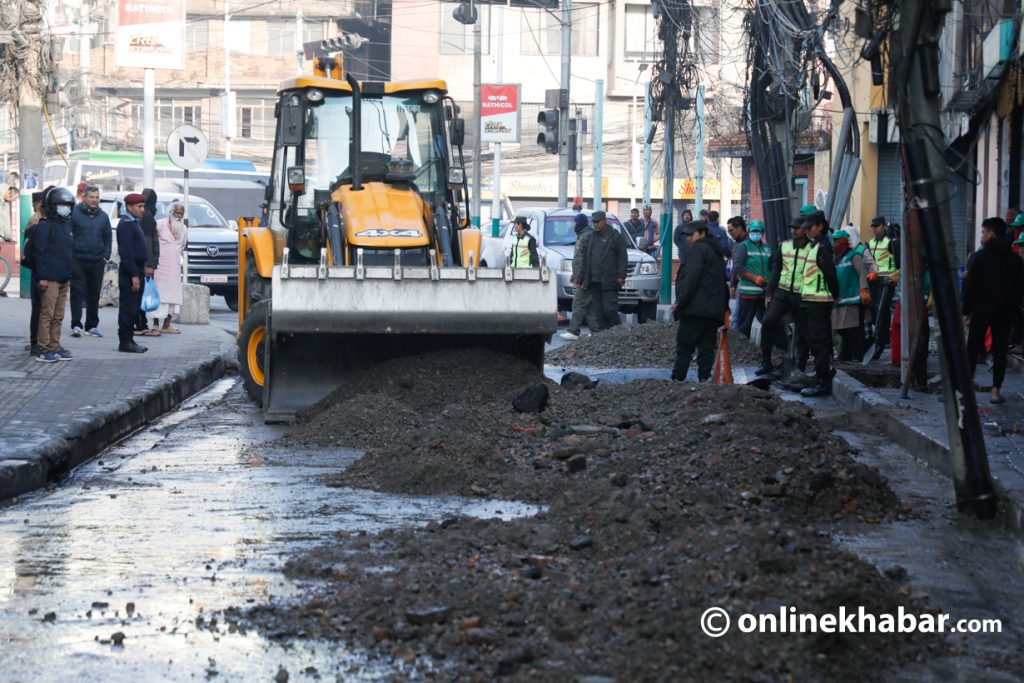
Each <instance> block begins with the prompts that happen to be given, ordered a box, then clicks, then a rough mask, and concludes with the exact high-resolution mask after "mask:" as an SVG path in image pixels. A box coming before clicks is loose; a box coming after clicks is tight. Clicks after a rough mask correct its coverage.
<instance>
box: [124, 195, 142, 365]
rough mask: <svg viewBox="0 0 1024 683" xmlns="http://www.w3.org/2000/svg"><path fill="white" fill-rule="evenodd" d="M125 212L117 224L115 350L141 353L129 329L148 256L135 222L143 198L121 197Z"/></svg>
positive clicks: (137, 307)
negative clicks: (118, 299) (118, 258)
mask: <svg viewBox="0 0 1024 683" xmlns="http://www.w3.org/2000/svg"><path fill="white" fill-rule="evenodd" d="M124 203H125V209H126V210H127V212H128V215H126V216H124V217H123V218H122V219H121V222H120V223H118V224H117V253H118V256H120V258H121V265H120V267H119V268H118V273H117V279H118V286H119V288H120V295H119V298H120V302H119V304H120V305H119V308H118V313H117V338H118V342H119V343H118V346H117V350H118V351H123V352H124V353H145V352H146V347H145V346H140V345H139V344H136V343H135V339H134V338H133V334H132V332H133V329H135V324H136V321H137V320H138V318H139V312H140V311H141V310H142V278H143V276H144V275H145V272H146V262H147V261H148V260H149V249H147V247H146V238H145V236H144V235H143V233H142V227H141V226H140V225H139V217H140V216H142V215H143V212H144V211H145V208H144V204H145V203H146V198H145V197H143V196H142V195H141V194H135V193H132V194H130V195H128V196H127V197H125V198H124Z"/></svg>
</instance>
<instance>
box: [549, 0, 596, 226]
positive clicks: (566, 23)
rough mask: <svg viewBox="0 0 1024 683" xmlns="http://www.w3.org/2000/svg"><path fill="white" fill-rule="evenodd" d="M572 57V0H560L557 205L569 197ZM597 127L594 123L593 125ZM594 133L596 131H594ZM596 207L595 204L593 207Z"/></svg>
mask: <svg viewBox="0 0 1024 683" xmlns="http://www.w3.org/2000/svg"><path fill="white" fill-rule="evenodd" d="M571 59H572V0H562V85H561V89H562V93H560V95H559V103H558V206H559V208H565V207H566V205H567V204H566V202H567V201H568V198H569V79H570V78H571V71H570V69H569V66H570V60H571ZM594 127H595V128H596V127H597V126H596V125H595V126H594ZM595 135H596V132H595ZM594 208H595V209H596V208H597V207H596V206H595V207H594Z"/></svg>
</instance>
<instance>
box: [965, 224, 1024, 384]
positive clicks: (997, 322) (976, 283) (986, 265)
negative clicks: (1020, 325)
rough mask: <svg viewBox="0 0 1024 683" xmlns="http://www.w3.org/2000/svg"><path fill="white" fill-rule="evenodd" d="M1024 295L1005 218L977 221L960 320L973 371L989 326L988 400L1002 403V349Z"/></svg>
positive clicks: (1022, 271)
mask: <svg viewBox="0 0 1024 683" xmlns="http://www.w3.org/2000/svg"><path fill="white" fill-rule="evenodd" d="M1022 297H1024V264H1022V263H1021V260H1020V257H1019V256H1017V255H1016V254H1014V253H1013V250H1012V247H1011V244H1010V240H1009V238H1008V237H1007V236H1006V221H1004V220H1003V219H1002V218H999V217H998V216H996V217H993V218H986V219H985V220H984V221H982V223H981V249H980V250H978V251H977V252H975V254H974V258H973V259H972V261H971V265H970V268H968V270H967V277H966V278H965V279H964V299H963V301H964V302H963V307H964V320H965V322H966V323H967V325H968V326H969V328H970V330H969V332H968V333H967V358H968V361H969V362H970V364H971V374H972V375H973V374H974V368H975V364H976V363H977V362H978V357H979V355H980V354H981V351H982V350H983V349H984V348H985V331H986V330H987V329H988V328H989V327H991V328H992V396H991V398H989V403H1005V402H1006V399H1005V398H1003V396H1002V395H1001V394H1000V393H999V391H1000V388H1001V387H1002V386H1003V379H1004V378H1005V377H1006V351H1007V347H1008V346H1009V342H1010V326H1011V325H1012V323H1013V316H1014V314H1015V313H1016V311H1017V309H1018V308H1019V307H1020V303H1021V298H1022Z"/></svg>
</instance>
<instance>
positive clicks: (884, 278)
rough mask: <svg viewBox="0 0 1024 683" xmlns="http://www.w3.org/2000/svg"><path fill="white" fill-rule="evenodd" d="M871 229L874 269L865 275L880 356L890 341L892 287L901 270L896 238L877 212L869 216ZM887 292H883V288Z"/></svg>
mask: <svg viewBox="0 0 1024 683" xmlns="http://www.w3.org/2000/svg"><path fill="white" fill-rule="evenodd" d="M871 232H872V234H873V235H874V237H873V238H872V239H871V240H870V241H869V242H868V250H869V251H870V253H871V258H872V259H873V260H874V262H875V267H876V269H877V270H876V272H875V273H872V274H870V275H869V276H868V288H869V290H870V292H871V300H872V301H873V302H874V305H875V309H874V311H873V314H872V320H874V323H875V325H876V326H877V327H878V328H879V331H878V332H876V335H875V336H876V338H877V339H878V341H879V343H878V344H877V346H876V349H875V353H876V354H877V355H878V356H880V355H881V353H882V350H883V349H884V348H885V347H886V346H888V345H889V326H890V324H891V322H892V303H893V296H892V290H893V288H894V287H895V286H896V282H897V281H898V280H899V277H900V273H899V268H898V266H897V263H896V249H895V247H896V245H897V244H898V242H896V241H895V240H893V239H892V238H890V237H889V236H888V235H887V234H886V221H885V217H884V216H876V217H875V218H872V219H871ZM887 289H888V290H889V292H888V296H885V294H886V290H887Z"/></svg>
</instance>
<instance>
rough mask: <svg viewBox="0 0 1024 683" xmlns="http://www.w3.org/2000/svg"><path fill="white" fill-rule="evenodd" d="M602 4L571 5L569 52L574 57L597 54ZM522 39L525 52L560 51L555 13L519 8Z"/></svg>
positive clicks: (558, 30) (532, 53)
mask: <svg viewBox="0 0 1024 683" xmlns="http://www.w3.org/2000/svg"><path fill="white" fill-rule="evenodd" d="M600 12H601V6H600V5H596V4H580V5H573V7H572V54H573V56H576V57H596V56H597V54H598V50H597V47H598V42H599V39H600V38H599V33H598V28H599V27H598V17H599V15H600ZM522 13H523V14H522V17H523V20H522V39H521V41H520V49H521V50H522V53H523V54H524V55H552V56H556V55H560V54H561V53H562V25H561V23H560V22H559V20H558V19H557V18H555V16H553V15H552V14H549V13H548V12H544V11H541V10H531V9H524V10H522Z"/></svg>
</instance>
